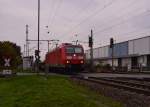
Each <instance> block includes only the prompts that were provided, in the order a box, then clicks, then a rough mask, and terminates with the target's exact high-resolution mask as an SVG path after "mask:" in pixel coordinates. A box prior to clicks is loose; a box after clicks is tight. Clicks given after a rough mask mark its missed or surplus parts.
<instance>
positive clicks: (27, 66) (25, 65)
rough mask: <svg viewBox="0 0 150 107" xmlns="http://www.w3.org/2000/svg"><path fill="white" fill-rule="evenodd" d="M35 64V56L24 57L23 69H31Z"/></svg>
mask: <svg viewBox="0 0 150 107" xmlns="http://www.w3.org/2000/svg"><path fill="white" fill-rule="evenodd" d="M32 66H33V56H28V57H23V69H24V70H26V69H31V68H32Z"/></svg>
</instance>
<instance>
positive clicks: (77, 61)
mask: <svg viewBox="0 0 150 107" xmlns="http://www.w3.org/2000/svg"><path fill="white" fill-rule="evenodd" d="M45 63H46V64H48V65H51V66H57V67H59V66H61V67H68V66H73V65H79V66H82V65H83V64H84V49H83V47H82V46H81V45H72V44H68V43H63V44H62V45H60V46H59V47H58V48H56V49H54V50H53V51H51V52H49V53H47V54H46V58H45Z"/></svg>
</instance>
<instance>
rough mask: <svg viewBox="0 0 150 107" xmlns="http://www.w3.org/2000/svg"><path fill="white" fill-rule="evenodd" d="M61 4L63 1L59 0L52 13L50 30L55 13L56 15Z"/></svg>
mask: <svg viewBox="0 0 150 107" xmlns="http://www.w3.org/2000/svg"><path fill="white" fill-rule="evenodd" d="M62 2H63V0H59V2H58V3H57V6H56V8H55V10H54V12H53V16H52V19H51V23H50V25H49V26H50V29H52V27H53V23H54V21H55V17H56V13H58V11H59V9H60V7H61V4H62Z"/></svg>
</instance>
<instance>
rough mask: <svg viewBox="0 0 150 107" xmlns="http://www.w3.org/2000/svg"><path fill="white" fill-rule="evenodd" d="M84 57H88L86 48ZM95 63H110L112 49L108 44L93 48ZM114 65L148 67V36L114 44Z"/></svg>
mask: <svg viewBox="0 0 150 107" xmlns="http://www.w3.org/2000/svg"><path fill="white" fill-rule="evenodd" d="M85 53H86V59H87V60H89V59H90V50H86V51H85ZM93 57H94V61H95V63H99V62H101V63H103V64H110V65H112V49H111V48H110V46H109V45H107V46H103V47H98V48H95V49H94V50H93ZM114 66H115V67H131V68H134V67H139V66H143V67H147V68H150V36H147V37H142V38H138V39H133V40H129V41H125V42H121V43H116V44H114Z"/></svg>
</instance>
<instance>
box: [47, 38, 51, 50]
mask: <svg viewBox="0 0 150 107" xmlns="http://www.w3.org/2000/svg"><path fill="white" fill-rule="evenodd" d="M47 42H48V52H49V45H50V40H48V41H47Z"/></svg>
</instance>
